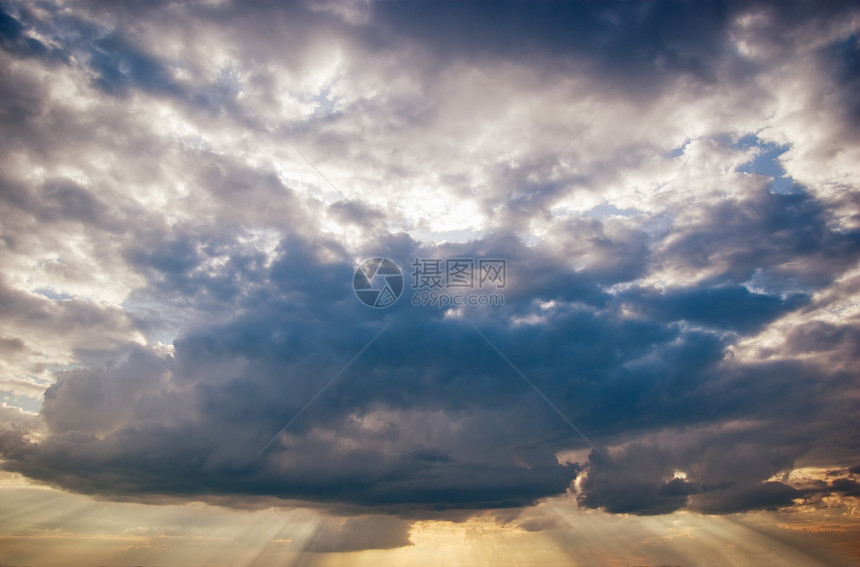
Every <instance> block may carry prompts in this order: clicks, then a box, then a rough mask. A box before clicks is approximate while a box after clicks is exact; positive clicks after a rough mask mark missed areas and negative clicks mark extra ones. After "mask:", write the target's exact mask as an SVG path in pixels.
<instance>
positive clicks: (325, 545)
mask: <svg viewBox="0 0 860 567" xmlns="http://www.w3.org/2000/svg"><path fill="white" fill-rule="evenodd" d="M409 529H410V524H409V523H408V522H404V521H403V520H400V519H398V518H392V517H390V516H358V517H353V518H349V519H347V520H346V522H344V523H343V525H342V526H340V527H339V528H337V529H334V528H328V527H324V528H323V529H320V530H319V531H318V532H317V533H315V534H314V536H313V539H312V540H311V541H310V542H308V543H307V544H305V545H304V547H303V551H306V552H311V553H315V552H321V553H332V552H349V551H361V550H364V549H394V548H397V547H404V546H407V545H412V542H411V541H410V540H409Z"/></svg>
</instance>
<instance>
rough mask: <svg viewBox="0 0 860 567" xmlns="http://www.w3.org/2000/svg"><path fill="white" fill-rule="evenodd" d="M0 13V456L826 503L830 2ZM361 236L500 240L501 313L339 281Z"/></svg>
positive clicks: (41, 476)
mask: <svg viewBox="0 0 860 567" xmlns="http://www.w3.org/2000/svg"><path fill="white" fill-rule="evenodd" d="M2 10H3V12H2V20H0V47H2V51H0V66H2V69H3V72H2V73H0V77H2V78H0V100H2V101H3V102H2V104H0V121H2V129H3V132H4V136H3V137H2V139H0V155H2V156H3V157H2V160H3V167H2V169H0V171H2V173H0V199H2V207H0V215H2V247H0V255H2V262H3V265H4V274H3V277H2V280H0V309H2V319H0V353H2V357H0V365H2V366H0V369H2V373H0V390H2V391H3V392H4V396H5V402H4V405H3V406H0V410H2V413H0V424H2V425H3V430H2V432H0V451H2V457H3V467H4V468H5V469H7V470H10V471H16V472H20V473H23V474H24V475H26V476H28V477H31V478H34V479H38V480H41V481H44V482H47V483H50V484H53V485H56V486H60V487H63V488H66V489H69V490H73V491H79V492H83V493H89V494H99V495H103V496H107V497H110V498H116V499H141V498H142V499H146V498H148V497H155V496H159V497H168V498H175V499H180V500H182V499H194V500H199V499H203V500H207V499H211V500H213V501H214V500H218V502H221V503H223V502H228V503H229V502H233V503H234V504H235V505H237V506H238V505H241V504H240V503H241V502H242V501H243V499H248V498H252V497H264V496H274V497H277V498H280V499H283V500H284V501H285V502H301V503H304V504H306V505H315V506H322V507H327V508H331V509H334V510H338V511H341V512H344V513H361V512H367V511H374V512H390V513H395V514H399V515H401V516H404V517H415V516H429V515H433V514H440V513H441V514H450V515H451V517H457V515H458V514H461V513H462V512H461V511H469V510H477V509H487V508H504V507H521V506H525V505H529V504H533V503H535V502H537V501H539V500H541V499H543V498H547V497H551V496H558V495H564V494H567V493H569V494H571V495H573V496H574V497H575V498H576V501H577V502H578V505H579V506H580V507H585V508H603V509H605V510H607V511H609V512H614V513H633V514H643V515H647V514H662V513H668V512H671V511H674V510H679V509H690V510H696V511H700V512H703V513H708V514H727V513H734V512H740V511H746V510H754V509H777V508H782V507H789V506H808V507H817V506H825V505H827V502H830V501H832V499H833V497H837V498H856V497H857V494H858V488H857V487H858V484H857V482H858V477H857V474H858V473H857V470H856V465H857V463H856V455H857V453H858V449H860V447H858V444H857V439H856V435H853V433H852V432H853V430H854V429H855V428H854V427H851V426H850V424H854V425H856V424H857V421H858V413H857V408H856V404H854V403H853V400H854V399H855V398H856V394H857V378H858V375H857V369H856V368H857V359H858V354H860V346H858V345H860V325H858V308H857V305H858V289H860V272H858V269H857V262H858V259H860V217H858V212H860V209H858V203H860V200H858V197H857V195H858V189H860V187H858V185H857V179H858V170H857V166H856V164H857V163H860V144H858V139H857V135H856V132H857V131H858V130H857V126H858V125H860V124H858V123H860V114H858V112H857V108H856V101H855V100H854V99H855V97H854V96H853V93H854V92H855V90H856V83H857V70H858V65H857V61H858V53H860V51H859V50H860V44H858V30H860V8H858V6H857V5H856V4H853V3H824V4H815V5H812V4H807V3H801V4H784V3H767V2H763V3H752V4H748V3H733V2H729V3H708V4H707V5H699V4H693V3H685V2H678V3H674V2H663V3H657V4H636V5H629V4H627V3H617V4H616V3H593V4H592V3H573V4H564V5H552V7H550V6H549V5H545V4H540V3H522V2H513V3H498V4H494V5H492V6H490V5H486V4H483V3H452V4H445V5H443V6H440V5H438V4H436V3H412V2H407V3H391V2H381V3H373V2H371V3H357V4H355V5H352V6H351V7H349V8H345V7H344V6H342V5H340V4H338V3H327V2H307V3H296V4H293V3H290V4H288V5H285V6H271V5H256V4H251V5H246V4H240V3H229V2H214V3H210V2H188V3H164V4H158V5H156V6H148V5H140V4H120V5H114V6H110V7H108V6H101V5H95V4H94V5H80V4H72V5H64V4H55V3H38V4H23V3H21V4H19V3H4V4H2ZM368 257H387V258H390V259H392V260H393V261H395V262H396V263H397V264H398V265H399V266H401V268H403V269H404V271H405V272H406V275H407V276H408V275H409V274H408V271H409V269H410V268H409V266H410V265H411V263H412V261H413V260H414V258H416V257H417V258H431V257H434V258H504V259H506V260H507V267H508V281H507V287H506V288H505V289H504V296H505V303H504V306H501V307H485V308H469V309H465V308H464V309H449V310H439V309H433V308H427V307H425V308H416V307H414V306H412V305H411V303H410V299H411V293H412V290H410V289H408V288H407V290H406V292H405V293H404V296H403V297H402V298H401V299H400V301H399V302H398V303H397V304H396V305H395V306H393V307H391V308H388V309H385V310H372V309H368V308H366V307H365V306H364V305H362V304H361V303H359V302H358V301H357V299H356V298H355V296H354V294H353V290H352V281H353V280H352V278H353V273H354V270H355V266H356V262H357V261H360V260H362V259H364V258H368ZM407 280H408V277H407ZM476 329H477V330H478V331H479V332H476ZM374 337H377V339H376V340H375V341H373V343H372V344H370V345H369V346H368V343H369V342H370V341H371V340H372V339H373V338H374ZM496 349H498V352H497V350H496ZM499 352H501V353H503V355H504V357H506V358H507V361H506V360H505V359H504V358H502V357H500V356H499ZM359 353H360V354H359ZM357 354H358V355H359V356H356V355H357ZM508 362H510V363H511V364H509V363H508ZM520 373H522V374H520ZM335 378H336V380H335V381H333V382H332V380H333V379H335ZM523 378H525V380H524V379H523ZM529 382H531V385H533V386H534V388H533V387H531V386H530V384H529ZM324 387H325V388H326V389H325V391H324V392H322V394H320V395H319V396H318V397H316V396H317V394H318V393H319V392H320V390H321V389H322V388H324ZM538 392H539V393H538ZM40 399H41V403H40ZM311 401H312V403H309V402H311ZM547 401H549V403H547ZM16 408H23V409H28V410H31V411H34V410H35V411H38V415H35V413H26V412H24V411H21V410H20V409H16ZM296 416H298V417H297V418H296ZM285 424H289V426H288V427H286V428H284V426H285ZM571 424H573V425H574V427H571ZM577 430H579V431H577ZM583 433H584V436H583V435H582V434H583ZM851 467H855V468H854V469H852V468H851ZM804 468H814V469H817V470H818V469H820V470H825V471H828V470H829V471H830V473H827V474H828V475H829V476H828V475H824V476H822V477H821V478H818V479H814V480H809V479H808V478H807V479H805V480H802V481H801V480H798V478H799V477H798V476H797V475H796V474H795V475H794V476H792V473H793V471H798V470H800V469H804ZM371 518H372V517H371ZM379 521H383V522H384V521H389V519H382V520H379ZM390 521H391V522H395V523H396V522H399V521H398V520H390ZM375 522H376V520H371V519H366V518H365V519H363V518H362V517H357V518H355V519H353V520H349V522H348V523H347V524H345V525H343V526H342V528H341V532H339V533H340V536H338V537H339V538H340V539H338V538H335V537H334V536H332V537H331V538H325V541H326V542H329V543H325V544H324V543H320V546H322V547H324V546H325V545H333V544H331V542H332V541H342V544H338V545H340V548H343V549H347V550H348V549H357V548H360V545H359V544H358V543H356V542H358V541H359V540H367V537H366V536H367V534H370V533H377V532H378V530H377V527H374V526H376V524H375ZM383 531H385V532H387V533H389V534H390V538H389V539H385V540H384V541H382V540H380V541H378V542H375V543H373V545H371V547H380V548H386V547H394V546H398V545H404V544H406V543H407V542H408V538H407V532H406V529H405V528H404V524H400V523H396V525H394V524H392V525H391V526H389V527H388V528H387V529H386V530H383ZM321 541H322V540H321ZM374 541H375V540H374ZM361 545H370V544H366V543H365V544H361ZM351 546H352V547H351ZM340 548H339V549H340Z"/></svg>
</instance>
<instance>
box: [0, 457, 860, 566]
mask: <svg viewBox="0 0 860 567" xmlns="http://www.w3.org/2000/svg"><path fill="white" fill-rule="evenodd" d="M0 496H2V498H0V501H2V502H3V503H4V504H3V506H2V508H0V510H2V512H0V564H3V565H14V566H18V565H28V566H32V567H60V566H66V565H70V564H76V565H90V564H92V565H132V564H133V565H164V566H171V565H175V566H179V565H183V566H191V565H193V566H207V567H220V566H230V565H253V566H267V565H320V566H326V567H327V566H332V567H333V566H344V565H348V566H356V567H372V566H377V565H418V566H423V565H427V566H431V565H433V566H435V565H446V566H448V567H467V566H475V565H488V566H489V565H493V566H495V565H500V566H507V565H510V566H514V565H516V566H525V565H535V566H537V565H541V566H545V565H546V566H559V567H561V566H568V565H592V566H596V565H599V566H607V567H609V566H612V567H625V566H632V565H637V566H638V565H679V566H686V565H696V564H700V561H701V558H702V557H707V558H708V560H709V561H710V563H709V565H715V566H720V565H726V566H732V567H740V566H756V565H762V564H768V565H786V566H788V565H791V566H804V567H805V566H808V567H816V566H823V565H839V564H840V563H838V561H840V560H845V558H851V557H853V558H855V559H856V558H860V544H857V543H856V542H857V541H860V537H858V536H860V524H858V522H857V506H856V502H853V503H850V504H849V505H845V503H843V505H841V506H831V507H830V508H828V509H825V510H822V511H820V512H819V513H816V514H813V513H809V512H805V513H803V514H796V513H769V512H760V513H748V514H743V515H735V516H729V517H718V516H705V515H700V514H695V513H688V512H676V513H673V514H669V515H663V516H652V517H639V516H629V515H612V514H607V513H604V512H600V511H594V510H591V511H583V510H580V509H578V508H577V507H576V504H575V503H574V502H573V501H571V500H570V499H566V498H562V497H559V498H556V499H552V500H549V501H546V502H544V503H541V504H538V505H536V506H533V507H530V508H525V509H522V510H519V511H516V512H514V511H508V510H504V511H496V512H481V513H477V514H476V515H474V516H472V517H470V518H468V519H465V520H463V521H447V520H417V521H413V522H412V525H411V531H410V541H411V542H412V545H408V546H405V547H399V548H396V549H380V550H365V551H352V552H319V551H308V550H307V545H308V542H310V541H312V540H313V538H314V536H315V535H318V534H319V533H322V530H323V529H324V528H325V526H326V525H331V524H335V525H336V524H337V523H338V522H341V521H342V519H338V518H336V517H333V516H330V515H326V514H324V513H322V512H319V511H314V510H307V509H283V508H267V509H261V510H250V509H249V510H236V509H231V508H225V507H218V506H211V505H206V504H201V503H187V504H163V505H148V504H140V503H130V502H109V501H102V500H96V499H93V498H91V497H88V496H83V495H77V494H70V493H67V492H62V491H59V490H55V489H52V488H47V487H44V486H39V485H36V484H34V483H32V482H30V481H28V480H26V479H24V478H23V477H20V476H18V475H12V474H8V473H6V474H4V475H3V477H2V479H0ZM852 505H853V507H852ZM844 564H846V565H848V564H850V563H844Z"/></svg>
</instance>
